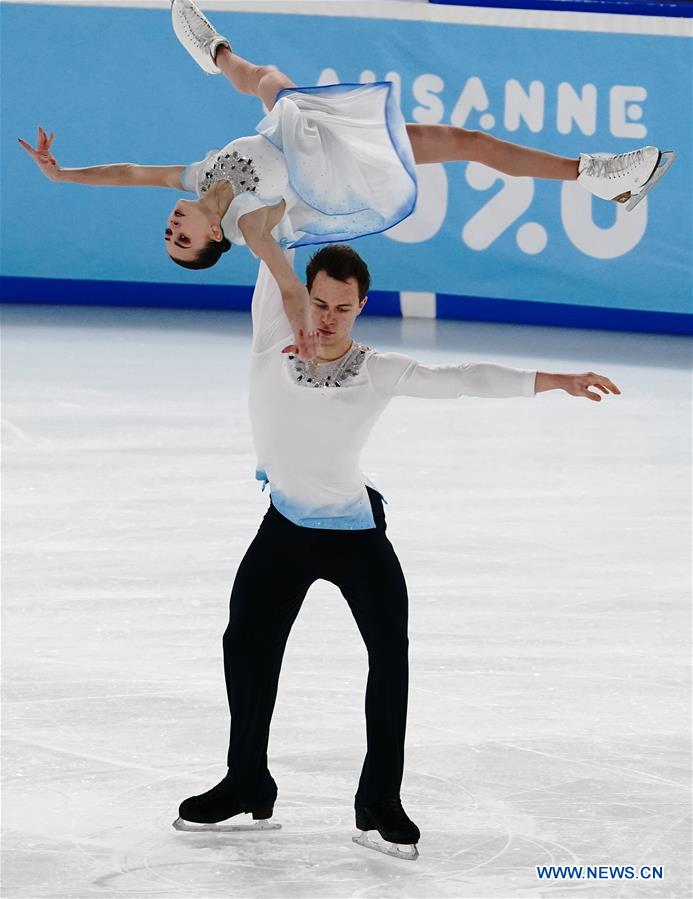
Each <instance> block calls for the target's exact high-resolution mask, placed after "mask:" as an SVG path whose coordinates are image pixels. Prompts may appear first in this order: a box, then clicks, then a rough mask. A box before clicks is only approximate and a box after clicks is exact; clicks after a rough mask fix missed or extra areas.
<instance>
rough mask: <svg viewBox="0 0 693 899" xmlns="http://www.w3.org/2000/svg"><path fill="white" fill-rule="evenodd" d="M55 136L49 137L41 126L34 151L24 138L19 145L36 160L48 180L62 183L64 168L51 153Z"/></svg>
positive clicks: (20, 139)
mask: <svg viewBox="0 0 693 899" xmlns="http://www.w3.org/2000/svg"><path fill="white" fill-rule="evenodd" d="M54 137H55V134H53V132H51V136H50V137H48V135H47V134H46V132H45V131H44V130H43V128H41V126H40V125H39V130H38V145H37V146H36V148H35V149H34V147H32V146H31V144H28V143H27V142H26V141H25V140H22V138H21V137H20V138H18V140H19V143H20V144H21V145H22V146H23V147H24V149H25V150H26V151H27V153H28V154H29V156H31V158H32V159H33V160H34V162H35V163H36V165H37V166H38V167H39V168H40V169H41V171H42V172H43V174H44V175H45V176H46V178H49V179H50V180H51V181H60V175H61V173H62V168H61V167H60V166H59V165H58V163H57V162H56V159H55V157H54V156H53V154H52V153H51V144H52V143H53V138H54Z"/></svg>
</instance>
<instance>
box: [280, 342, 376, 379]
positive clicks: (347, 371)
mask: <svg viewBox="0 0 693 899" xmlns="http://www.w3.org/2000/svg"><path fill="white" fill-rule="evenodd" d="M369 349H370V347H367V346H365V345H364V344H359V343H354V345H353V347H352V348H351V349H350V350H349V352H347V353H346V354H345V355H344V356H341V357H340V358H339V359H335V360H334V362H323V363H319V364H318V363H315V362H303V361H302V360H301V359H299V358H298V357H297V356H296V355H295V354H294V355H289V367H290V371H291V374H292V376H293V379H294V381H295V383H297V384H301V386H305V387H307V386H308V385H310V386H311V387H341V386H342V383H343V381H344V380H345V379H347V378H355V377H356V375H357V374H358V373H359V371H360V370H361V367H362V366H363V362H364V360H365V358H366V352H367V351H368V350H369Z"/></svg>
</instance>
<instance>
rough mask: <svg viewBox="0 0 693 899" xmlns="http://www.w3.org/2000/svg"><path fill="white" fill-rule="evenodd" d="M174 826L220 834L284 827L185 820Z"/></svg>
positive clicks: (269, 822) (180, 820)
mask: <svg viewBox="0 0 693 899" xmlns="http://www.w3.org/2000/svg"><path fill="white" fill-rule="evenodd" d="M173 826H174V827H175V829H176V830H186V831H188V832H189V833H197V832H199V831H210V830H211V831H216V832H218V833H244V832H246V833H247V832H252V831H256V830H281V827H282V826H281V824H275V823H274V822H273V821H254V822H253V823H252V824H225V823H224V822H223V821H219V822H217V823H211V824H197V823H195V822H194V821H185V820H183V818H176V820H175V821H174V822H173Z"/></svg>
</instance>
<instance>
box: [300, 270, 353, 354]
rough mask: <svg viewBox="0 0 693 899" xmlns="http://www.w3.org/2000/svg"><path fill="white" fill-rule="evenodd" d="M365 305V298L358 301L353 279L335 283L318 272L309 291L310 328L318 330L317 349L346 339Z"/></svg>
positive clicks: (328, 346) (323, 273)
mask: <svg viewBox="0 0 693 899" xmlns="http://www.w3.org/2000/svg"><path fill="white" fill-rule="evenodd" d="M365 305H366V298H365V297H364V298H363V299H362V300H360V299H359V287H358V281H357V280H356V278H353V277H352V278H349V279H348V280H347V281H335V279H334V278H330V276H329V275H328V274H327V273H326V272H324V271H320V272H318V273H317V275H316V276H315V278H314V280H313V286H312V287H311V289H310V325H311V328H312V329H313V330H317V331H319V334H320V346H321V347H323V348H325V349H329V348H331V347H335V346H338V345H339V343H340V342H341V341H343V340H344V339H345V338H347V337H349V335H350V334H351V329H352V327H353V326H354V321H355V320H356V316H357V315H360V314H361V310H362V309H363V307H364V306H365Z"/></svg>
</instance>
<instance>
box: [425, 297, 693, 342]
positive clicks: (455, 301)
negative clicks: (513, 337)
mask: <svg viewBox="0 0 693 899" xmlns="http://www.w3.org/2000/svg"><path fill="white" fill-rule="evenodd" d="M436 317H437V318H441V319H444V318H454V319H466V320H467V321H480V322H511V323H513V324H523V325H556V326H558V327H561V328H598V329H602V330H605V331H644V332H646V333H649V334H678V335H681V334H693V315H684V314H682V313H678V312H646V311H641V310H639V309H607V308H605V307H603V306H574V305H570V304H568V303H532V302H529V301H527V300H494V299H489V298H487V297H461V296H454V295H453V294H446V293H439V294H438V296H437V297H436Z"/></svg>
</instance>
